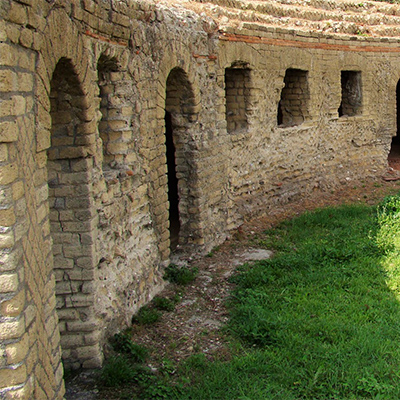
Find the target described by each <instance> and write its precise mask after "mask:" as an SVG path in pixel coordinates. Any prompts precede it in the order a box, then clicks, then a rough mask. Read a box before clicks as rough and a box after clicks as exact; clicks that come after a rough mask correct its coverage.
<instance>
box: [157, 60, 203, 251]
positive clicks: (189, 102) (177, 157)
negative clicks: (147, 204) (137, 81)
mask: <svg viewBox="0 0 400 400" xmlns="http://www.w3.org/2000/svg"><path fill="white" fill-rule="evenodd" d="M196 121H197V108H196V104H195V96H194V93H193V90H192V86H191V84H190V82H189V80H188V77H187V75H186V73H185V71H183V70H182V69H180V68H174V69H172V70H171V72H170V73H169V75H168V78H167V82H166V96H165V118H164V122H165V145H166V160H167V190H168V203H169V212H168V215H169V217H168V218H169V236H170V251H171V252H174V251H175V250H177V247H178V245H186V244H189V243H191V241H194V240H195V236H194V235H193V233H192V232H193V230H195V225H196V222H195V220H196V216H195V214H196V213H197V214H198V211H197V209H196V207H195V206H194V202H195V197H194V195H193V193H194V192H195V190H196V184H197V183H198V179H197V177H196V171H197V167H196V157H197V153H196V143H195V141H194V139H193V134H194V133H193V129H194V126H195V123H196Z"/></svg>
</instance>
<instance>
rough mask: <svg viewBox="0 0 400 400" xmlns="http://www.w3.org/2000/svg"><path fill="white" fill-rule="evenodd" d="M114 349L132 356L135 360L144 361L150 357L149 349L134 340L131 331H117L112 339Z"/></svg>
mask: <svg viewBox="0 0 400 400" xmlns="http://www.w3.org/2000/svg"><path fill="white" fill-rule="evenodd" d="M111 345H112V347H113V349H114V351H116V352H118V353H122V354H125V355H127V356H128V357H130V358H131V359H132V360H133V361H134V362H137V363H143V362H144V361H146V359H147V357H148V353H149V352H148V350H147V349H146V348H145V347H143V346H140V345H138V344H135V343H133V342H132V339H131V336H130V334H129V332H120V333H116V334H115V335H114V337H113V339H112V341H111Z"/></svg>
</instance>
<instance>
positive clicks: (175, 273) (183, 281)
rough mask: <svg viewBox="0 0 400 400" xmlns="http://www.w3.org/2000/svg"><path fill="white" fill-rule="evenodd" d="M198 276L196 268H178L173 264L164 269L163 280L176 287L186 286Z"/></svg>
mask: <svg viewBox="0 0 400 400" xmlns="http://www.w3.org/2000/svg"><path fill="white" fill-rule="evenodd" d="M197 274H198V269H197V268H196V267H193V268H189V267H179V266H178V265H175V264H170V265H169V266H168V267H167V268H165V273H164V279H167V280H168V281H170V282H172V283H176V284H178V285H187V284H188V283H190V282H193V281H194V279H195V278H196V276H197Z"/></svg>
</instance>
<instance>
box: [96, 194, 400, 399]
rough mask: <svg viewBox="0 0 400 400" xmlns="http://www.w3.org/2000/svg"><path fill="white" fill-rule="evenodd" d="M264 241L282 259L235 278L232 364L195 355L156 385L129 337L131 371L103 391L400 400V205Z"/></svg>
mask: <svg viewBox="0 0 400 400" xmlns="http://www.w3.org/2000/svg"><path fill="white" fill-rule="evenodd" d="M257 241H258V243H257V245H258V246H260V247H265V248H267V249H273V250H274V252H275V255H274V257H273V258H271V259H270V260H265V261H260V262H257V263H255V264H251V265H250V264H247V265H243V266H242V267H240V268H239V270H238V271H237V273H236V274H235V275H234V277H233V278H232V279H233V280H234V282H235V283H236V289H235V291H234V293H233V294H232V297H231V300H230V304H229V309H230V312H231V317H230V322H229V324H228V326H227V327H226V328H225V329H226V335H228V337H229V338H231V339H230V343H231V353H232V357H231V358H230V360H229V361H226V360H224V361H214V362H210V361H208V360H207V359H206V357H205V355H204V354H196V355H194V356H191V357H190V358H189V359H188V360H187V361H185V362H183V363H182V364H181V365H179V366H178V367H177V368H175V366H172V365H171V366H169V365H166V366H165V370H162V371H160V372H161V376H160V374H159V375H158V376H155V375H154V374H152V373H150V372H149V370H148V369H146V368H145V367H143V366H141V365H140V362H141V360H144V359H145V354H144V353H143V351H142V349H141V348H140V347H137V346H136V345H134V344H132V343H131V342H130V341H129V337H128V336H123V335H122V336H119V337H118V338H117V339H118V342H117V345H118V347H119V350H118V351H119V352H122V353H128V354H129V357H130V359H129V357H128V358H124V357H119V358H116V359H114V361H113V362H114V365H113V363H112V362H111V363H109V364H108V365H107V366H106V368H105V370H104V372H103V380H104V381H106V380H107V379H108V381H109V382H108V385H109V386H115V384H117V385H118V382H119V383H120V384H127V383H129V382H131V383H133V384H134V385H133V386H134V387H136V389H135V390H134V393H135V396H134V398H141V399H182V400H189V399H194V400H202V399H204V400H217V399H221V400H222V399H223V400H229V399H232V400H258V399H260V400H272V399H282V400H295V399H310V400H311V399H324V400H327V399H342V400H351V399H354V400H355V399H357V400H360V399H392V400H395V399H400V302H399V300H400V197H398V196H391V197H387V198H386V199H385V200H384V201H383V202H382V203H381V204H380V205H379V206H378V207H371V206H366V205H353V206H342V207H338V208H327V209H321V210H317V211H313V212H308V213H305V214H303V215H302V216H300V217H298V218H295V219H292V220H289V221H285V222H283V223H281V224H280V225H279V226H277V227H276V228H274V229H271V230H268V231H266V232H264V233H263V234H262V235H259V236H258V238H257ZM132 360H133V361H134V363H136V364H135V365H136V366H135V367H134V368H132ZM138 363H139V364H138ZM107 368H109V369H108V370H107ZM125 393H126V397H121V398H126V399H128V398H129V399H130V398H132V395H133V392H132V389H131V391H130V392H129V391H128V392H125Z"/></svg>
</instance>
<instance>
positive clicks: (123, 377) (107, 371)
mask: <svg viewBox="0 0 400 400" xmlns="http://www.w3.org/2000/svg"><path fill="white" fill-rule="evenodd" d="M135 377H136V372H135V371H134V369H133V368H132V365H131V363H130V362H129V360H128V359H127V358H126V357H125V356H121V355H119V356H116V357H112V358H110V359H109V360H108V361H107V363H106V364H105V366H104V367H103V369H102V370H101V374H100V379H101V384H102V385H104V386H106V387H118V386H122V385H126V384H128V383H130V382H133V381H134V380H135Z"/></svg>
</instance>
